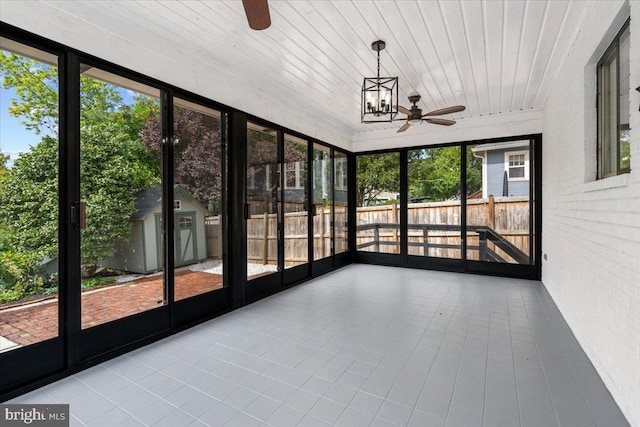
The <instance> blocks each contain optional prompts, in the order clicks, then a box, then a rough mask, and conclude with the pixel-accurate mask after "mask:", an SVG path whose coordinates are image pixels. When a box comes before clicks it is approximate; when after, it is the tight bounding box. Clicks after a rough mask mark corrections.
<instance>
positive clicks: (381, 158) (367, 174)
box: [356, 153, 400, 206]
mask: <svg viewBox="0 0 640 427" xmlns="http://www.w3.org/2000/svg"><path fill="white" fill-rule="evenodd" d="M399 161H400V157H399V155H398V153H385V154H365V155H362V156H358V158H357V161H356V163H357V166H356V168H357V179H356V203H357V205H356V206H366V205H371V204H375V203H376V199H378V197H379V196H380V194H381V193H385V192H389V193H398V192H399V191H400V163H399Z"/></svg>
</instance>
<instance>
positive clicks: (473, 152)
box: [467, 140, 533, 264]
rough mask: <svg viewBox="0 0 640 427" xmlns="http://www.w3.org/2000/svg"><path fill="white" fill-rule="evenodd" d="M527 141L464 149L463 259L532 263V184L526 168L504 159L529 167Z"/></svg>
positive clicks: (482, 145)
mask: <svg viewBox="0 0 640 427" xmlns="http://www.w3.org/2000/svg"><path fill="white" fill-rule="evenodd" d="M529 147H530V141H528V140H524V141H512V142H509V143H504V142H502V143H487V144H480V145H475V146H471V147H469V149H468V150H467V259H468V260H475V261H484V262H500V263H511V264H532V263H533V258H532V257H531V253H530V252H531V247H532V246H531V244H532V236H531V225H530V223H529V212H530V210H531V205H532V204H531V195H530V191H529V188H530V183H529V179H527V178H528V177H530V176H531V175H529V174H526V173H525V167H526V166H516V167H509V171H508V177H509V178H511V177H516V178H519V179H517V180H515V181H510V180H509V179H508V177H507V172H506V171H505V156H508V157H507V158H508V159H509V163H510V164H511V159H512V158H515V159H517V160H516V161H515V162H514V163H515V164H520V163H524V164H525V165H526V164H527V160H526V159H527V156H526V155H525V154H517V155H509V154H507V152H509V151H524V150H527V151H528V150H529Z"/></svg>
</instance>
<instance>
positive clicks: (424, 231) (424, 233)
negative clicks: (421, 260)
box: [422, 225, 429, 256]
mask: <svg viewBox="0 0 640 427" xmlns="http://www.w3.org/2000/svg"><path fill="white" fill-rule="evenodd" d="M422 248H423V249H422V250H423V251H424V254H423V255H424V256H429V230H428V227H427V226H426V225H423V226H422Z"/></svg>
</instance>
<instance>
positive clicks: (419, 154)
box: [409, 146, 482, 201]
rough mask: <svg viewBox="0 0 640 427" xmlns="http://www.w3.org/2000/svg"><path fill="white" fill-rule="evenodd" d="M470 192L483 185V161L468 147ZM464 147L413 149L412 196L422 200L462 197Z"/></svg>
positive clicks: (411, 168)
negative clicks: (461, 166)
mask: <svg viewBox="0 0 640 427" xmlns="http://www.w3.org/2000/svg"><path fill="white" fill-rule="evenodd" d="M466 156H467V192H468V193H471V192H473V191H476V190H477V189H478V188H481V187H482V162H481V161H480V160H479V159H477V158H475V157H474V156H473V154H472V152H471V147H468V148H467V152H466ZM460 192H461V185H460V147H459V146H453V147H441V148H432V149H423V150H414V151H410V152H409V193H410V198H411V199H413V200H420V201H443V200H451V199H460V195H461V194H460Z"/></svg>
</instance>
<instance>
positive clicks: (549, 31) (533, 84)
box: [520, 1, 568, 109]
mask: <svg viewBox="0 0 640 427" xmlns="http://www.w3.org/2000/svg"><path fill="white" fill-rule="evenodd" d="M567 6H568V4H567V3H565V2H557V1H548V2H547V10H546V15H545V16H544V18H543V21H542V26H541V27H540V39H539V43H538V46H537V48H536V54H535V57H534V60H533V64H532V66H531V69H530V70H529V77H528V81H527V87H526V89H525V94H524V97H523V99H522V104H521V105H520V109H526V108H535V105H536V104H535V103H534V98H535V97H536V94H537V89H538V88H539V86H540V83H541V81H542V78H543V76H544V71H545V69H546V68H547V62H548V61H549V58H550V57H551V53H552V51H553V47H554V46H555V44H556V38H557V34H558V33H559V31H560V27H561V25H562V23H563V21H564V19H565V14H566V10H567Z"/></svg>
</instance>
